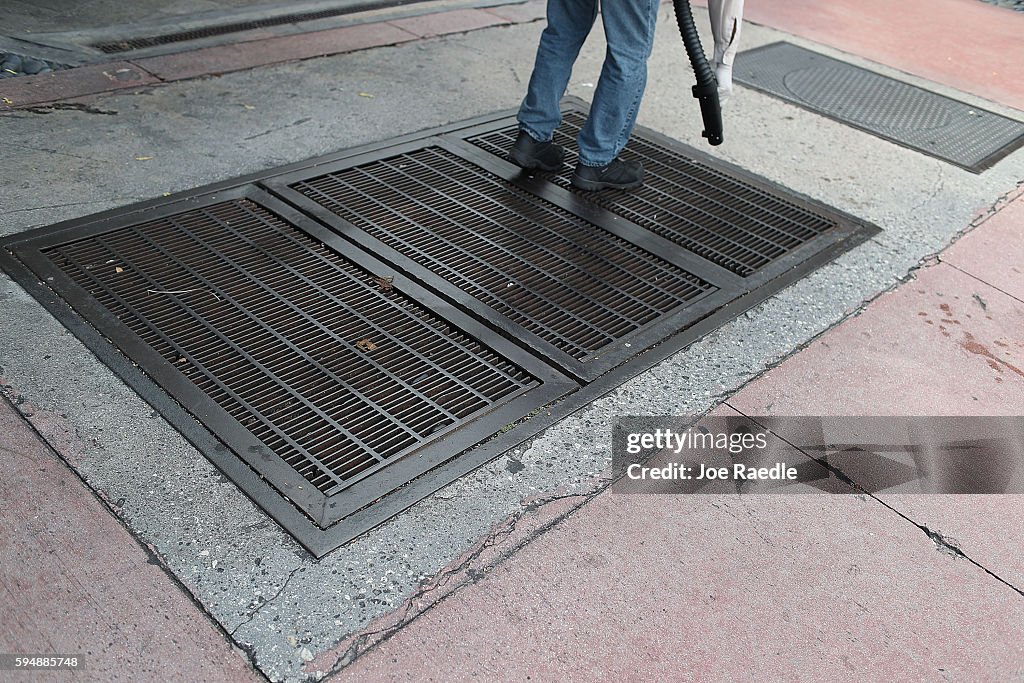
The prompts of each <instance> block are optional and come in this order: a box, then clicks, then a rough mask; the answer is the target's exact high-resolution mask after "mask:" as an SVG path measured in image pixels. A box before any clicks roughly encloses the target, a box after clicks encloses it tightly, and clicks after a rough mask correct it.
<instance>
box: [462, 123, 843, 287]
mask: <svg viewBox="0 0 1024 683" xmlns="http://www.w3.org/2000/svg"><path fill="white" fill-rule="evenodd" d="M585 121H586V115H585V114H584V113H581V112H577V111H568V112H565V114H564V119H563V124H562V126H561V127H560V128H559V129H558V130H557V131H556V132H555V141H556V142H558V143H559V144H560V145H563V146H564V147H565V148H566V170H564V171H563V172H562V173H560V174H552V175H550V176H548V177H549V178H550V179H551V180H552V181H553V182H555V183H557V184H558V185H560V186H562V187H564V188H567V189H573V188H572V186H571V184H570V182H569V178H570V175H571V173H572V168H573V167H574V166H575V164H576V152H575V139H576V135H577V134H578V133H579V130H580V128H581V127H582V126H583V124H584V122H585ZM517 132H518V131H517V128H516V126H514V125H513V126H510V127H506V128H503V129H501V130H498V131H495V132H488V133H483V134H480V135H476V136H473V137H470V138H469V139H468V140H469V142H471V143H473V144H474V145H476V146H478V147H480V148H481V149H484V150H486V151H488V152H490V153H492V154H495V155H498V156H501V157H502V158H507V153H508V150H509V149H510V148H511V146H512V143H513V142H514V141H515V136H516V133H517ZM622 158H624V159H636V160H639V161H641V162H643V165H644V172H645V178H646V179H645V183H644V186H643V187H642V188H640V189H639V190H635V191H630V192H615V191H611V192H608V191H605V192H597V193H581V195H582V196H584V197H586V199H587V200H588V201H590V202H593V203H594V204H597V205H598V206H600V207H602V208H604V209H606V210H608V211H611V212H613V213H615V214H618V215H619V216H622V217H624V218H627V219H629V220H630V221H632V222H633V223H636V224H637V225H639V226H641V227H644V228H647V229H648V230H650V231H651V232H654V233H655V234H657V235H660V236H662V237H664V238H666V239H668V240H670V241H672V242H674V243H675V244H678V245H679V246H681V247H683V248H685V249H688V250H690V251H692V252H694V253H696V254H699V255H700V256H702V257H704V258H706V259H707V260H709V261H711V262H713V263H715V264H717V265H719V266H722V267H723V268H726V269H728V270H730V271H732V272H733V273H736V274H737V275H741V276H744V277H746V276H749V275H751V274H753V273H754V272H756V271H757V270H758V269H760V268H763V267H764V266H766V265H767V264H769V263H771V262H772V261H774V260H775V259H777V258H779V257H780V256H783V255H785V254H786V253H788V252H790V251H792V250H793V249H795V248H797V247H799V246H800V245H802V244H804V243H805V242H808V241H809V240H811V239H813V238H814V237H816V236H818V235H820V234H822V233H824V232H826V231H827V230H829V229H831V228H833V227H835V225H836V223H835V221H833V220H830V219H829V218H827V217H825V216H822V215H821V214H820V213H816V212H813V211H809V210H807V209H806V208H803V207H800V206H797V205H796V204H795V203H792V202H788V201H786V200H785V199H783V198H782V197H780V196H779V195H778V194H773V193H769V192H766V191H764V190H761V189H759V188H756V187H754V186H752V185H750V184H748V183H745V182H743V181H742V180H740V179H738V178H735V177H733V176H731V175H730V174H728V173H726V172H723V171H721V170H717V169H714V168H712V167H710V166H708V165H706V164H703V163H700V162H697V161H694V160H693V159H690V158H688V157H686V156H685V155H683V154H680V153H679V152H676V151H674V150H672V149H669V148H667V147H665V146H663V145H658V144H655V143H653V142H651V141H650V140H647V139H645V138H644V136H643V135H634V136H633V137H632V138H631V139H630V141H629V143H628V144H627V145H626V149H625V151H624V152H623V153H622Z"/></svg>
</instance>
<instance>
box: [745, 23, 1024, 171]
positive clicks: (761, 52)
mask: <svg viewBox="0 0 1024 683" xmlns="http://www.w3.org/2000/svg"><path fill="white" fill-rule="evenodd" d="M733 78H734V80H735V81H736V82H737V83H741V84H743V85H745V86H747V87H750V88H753V89H755V90H759V91H761V92H764V93H767V94H769V95H773V96H775V97H778V98H780V99H782V100H785V101H786V102H789V103H791V104H795V105H798V106H800V107H803V108H805V109H808V110H810V111H813V112H815V113H817V114H821V115H823V116H826V117H828V118H831V119H834V120H836V121H839V122H841V123H845V124H847V125H849V126H852V127H854V128H858V129H860V130H863V131H866V132H868V133H871V134H872V135H876V136H878V137H880V138H884V139H885V140H889V141H891V142H894V143H896V144H898V145H902V146H904V147H907V148H910V149H913V150H917V151H919V152H923V153H924V154H927V155H929V156H933V157H936V158H938V159H942V160H943V161H947V162H949V163H951V164H954V165H956V166H959V167H960V168H963V169H966V170H968V171H971V172H973V173H981V172H982V171H984V170H985V169H987V168H989V167H991V166H993V165H994V164H995V163H997V162H998V161H999V160H1000V159H1003V158H1004V157H1006V156H1007V155H1009V154H1011V153H1012V152H1014V151H1015V150H1017V149H1019V148H1020V147H1021V146H1024V122H1021V121H1016V120H1014V119H1011V118H1007V117H1006V116H1002V115H1001V114H997V113H994V112H991V111H987V110H985V109H980V108H978V107H974V106H972V105H969V104H967V103H965V102H960V101H958V100H954V99H952V98H949V97H946V96H944V95H939V94H937V93H934V92H931V91H929V90H925V89H923V88H919V87H917V86H914V85H910V84H908V83H904V82H902V81H898V80H896V79H893V78H890V77H888V76H883V75H881V74H877V73H874V72H872V71H868V70H867V69H862V68H860V67H858V66H854V65H852V64H848V63H846V62H843V61H840V60H838V59H833V58H832V57H828V56H826V55H823V54H819V53H817V52H814V51H812V50H807V49H805V48H802V47H799V46H797V45H792V44H790V43H785V42H779V43H772V44H770V45H765V46H763V47H759V48H755V49H753V50H747V51H745V52H742V53H740V54H739V55H738V56H737V58H736V66H735V70H734V74H733Z"/></svg>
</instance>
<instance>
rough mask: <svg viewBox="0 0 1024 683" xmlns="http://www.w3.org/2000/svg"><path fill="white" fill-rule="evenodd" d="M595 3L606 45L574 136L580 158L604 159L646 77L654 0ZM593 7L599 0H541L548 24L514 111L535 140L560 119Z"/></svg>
mask: <svg viewBox="0 0 1024 683" xmlns="http://www.w3.org/2000/svg"><path fill="white" fill-rule="evenodd" d="M600 4H601V18H602V23H603V24H604V32H605V37H606V39H607V42H608V49H607V52H605V57H604V66H603V67H602V68H601V77H600V79H599V80H598V82H597V89H596V90H595V91H594V101H593V103H592V104H591V106H590V116H589V117H587V122H586V124H584V126H583V128H582V129H581V130H580V133H579V136H577V138H576V143H577V146H578V149H579V157H580V163H582V164H583V165H585V166H606V165H607V164H609V163H611V161H612V160H613V159H615V157H617V156H618V155H619V152H621V151H622V148H623V147H625V146H626V141H627V140H629V135H630V133H632V132H633V124H634V123H636V115H637V111H638V110H639V108H640V100H641V98H642V97H643V94H644V87H645V86H646V85H647V58H648V57H649V56H650V54H651V48H652V47H653V45H654V27H655V24H656V23H657V20H658V2H657V0H610V1H609V2H604V1H603V0H602V2H601V3H600ZM597 7H598V0H548V9H547V19H548V25H547V28H545V29H544V33H542V34H541V37H540V46H539V47H538V48H537V59H536V61H535V63H534V67H533V75H532V76H530V85H529V87H528V88H527V91H526V97H525V98H524V99H523V104H522V106H520V108H519V115H518V117H517V118H518V120H519V127H520V128H521V129H522V130H525V131H526V132H527V133H529V135H530V137H532V138H533V139H534V140H538V141H540V142H547V141H548V140H550V139H551V136H552V135H553V134H554V132H555V129H556V128H558V126H559V124H560V123H561V122H562V113H561V110H560V109H559V106H558V105H559V101H560V100H561V98H562V95H564V94H565V89H566V87H567V86H568V85H569V77H570V76H571V75H572V67H573V64H574V63H575V62H576V57H577V56H578V55H579V53H580V48H581V47H583V41H585V40H586V39H587V35H588V34H589V33H590V29H591V27H593V25H594V21H595V20H596V19H597Z"/></svg>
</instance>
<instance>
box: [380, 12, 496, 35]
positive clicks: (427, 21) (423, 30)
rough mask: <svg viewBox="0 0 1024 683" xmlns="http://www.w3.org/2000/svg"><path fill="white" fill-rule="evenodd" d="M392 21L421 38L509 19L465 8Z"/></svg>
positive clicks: (481, 26) (471, 28)
mask: <svg viewBox="0 0 1024 683" xmlns="http://www.w3.org/2000/svg"><path fill="white" fill-rule="evenodd" d="M390 23H391V24H392V25H393V26H397V27H399V28H401V29H402V30H404V31H408V32H409V33H413V34H415V35H417V36H419V37H421V38H430V37H433V36H440V35H445V34H448V33H459V32H462V31H472V30H475V29H478V28H486V27H488V26H497V25H499V24H507V23H508V20H507V19H503V18H501V17H500V16H497V15H496V14H492V13H490V12H484V11H483V10H478V9H463V10H452V11H450V12H438V13H436V14H424V15H422V16H418V17H409V18H408V19H394V20H392V21H391V22H390Z"/></svg>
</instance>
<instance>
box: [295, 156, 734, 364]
mask: <svg viewBox="0 0 1024 683" xmlns="http://www.w3.org/2000/svg"><path fill="white" fill-rule="evenodd" d="M291 187H292V188H293V189H295V190H297V191H298V192H301V193H302V194H303V195H305V196H306V197H309V198H310V199H312V200H313V201H315V202H317V203H318V204H320V205H321V206H323V207H325V208H327V209H329V210H330V211H332V212H334V213H335V214H336V215H338V216H339V217H341V218H343V219H345V220H346V221H348V222H349V223H351V224H352V225H354V226H356V227H358V228H360V229H362V230H365V231H366V232H367V233H369V234H370V235H371V236H373V237H375V238H377V239H379V240H380V241H381V242H383V243H384V244H386V245H387V246H389V247H391V248H393V249H395V250H396V251H397V252H398V253H400V254H402V255H403V256H406V257H408V258H410V259H412V260H413V261H415V262H416V263H418V264H421V265H423V266H424V267H426V268H427V269H428V270H430V271H431V272H433V273H435V274H437V275H439V276H440V277H442V278H444V279H445V280H446V281H448V282H449V283H450V284H452V285H454V286H455V287H457V288H459V289H461V290H463V291H465V292H467V293H469V294H470V295H472V296H473V297H474V298H476V299H478V300H479V301H481V302H483V303H484V304H486V305H487V306H489V307H490V308H491V309H492V310H493V315H499V316H504V317H506V318H508V319H509V320H510V321H511V322H513V323H515V324H517V325H520V326H522V328H523V330H524V332H525V333H528V334H533V335H536V336H538V337H539V338H540V339H542V340H544V341H546V342H548V343H550V344H551V345H553V346H554V347H555V348H556V349H558V350H559V351H562V352H564V353H566V354H568V355H569V356H571V357H573V358H575V359H577V360H580V361H584V360H586V359H587V358H588V357H590V356H591V355H593V354H596V353H601V352H604V351H607V349H608V347H609V345H612V344H616V343H617V342H621V340H622V339H623V338H625V337H627V336H628V335H630V334H632V333H634V332H636V331H637V330H639V329H641V328H642V327H644V326H645V325H647V324H648V323H650V322H652V321H654V320H656V319H657V318H659V317H660V316H662V315H665V314H667V313H669V312H671V311H673V310H674V309H676V308H677V307H679V306H684V305H686V304H688V303H690V302H692V301H693V300H695V299H697V298H699V297H701V296H703V295H704V294H706V293H708V292H710V291H713V290H714V289H715V288H714V287H712V286H711V285H710V284H709V283H707V282H705V281H703V280H701V279H700V278H698V277H696V276H695V275H692V274H691V273H688V272H686V271H685V270H683V269H682V268H679V267H677V266H674V265H672V264H671V263H668V262H666V261H664V260H662V259H660V258H658V257H657V256H656V255H654V254H651V253H648V252H646V251H644V250H642V249H639V248H638V247H636V246H635V245H633V244H630V243H629V242H627V241H626V240H624V239H621V238H619V237H616V236H615V235H612V234H611V233H608V232H607V231H605V230H601V229H600V228H595V226H594V225H593V224H591V223H589V222H587V221H585V220H583V219H581V218H579V217H577V216H575V215H573V214H571V213H569V212H568V211H565V210H564V209H560V208H558V207H557V206H555V205H553V204H551V203H550V202H547V201H544V200H543V199H539V198H538V197H535V196H533V195H531V194H529V193H527V192H526V191H524V190H522V189H519V188H517V187H515V186H514V185H512V184H511V183H509V182H508V181H506V180H504V179H502V178H499V177H497V176H495V175H494V174H492V173H488V172H486V171H483V170H482V169H480V168H479V167H478V166H476V165H475V164H473V163H471V162H469V161H466V160H465V159H462V158H459V157H457V156H455V155H454V154H452V153H451V152H448V151H446V150H443V149H439V148H437V147H428V148H426V149H422V150H418V151H416V152H410V153H408V154H402V155H399V156H396V157H391V158H388V159H383V160H381V161H376V162H372V163H369V164H366V165H362V166H357V167H355V168H350V169H347V170H344V171H339V172H337V173H327V174H324V175H321V176H318V177H315V178H311V179H309V180H305V181H299V182H297V183H295V184H293V185H292V186H291Z"/></svg>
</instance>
